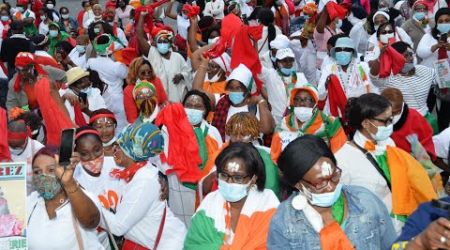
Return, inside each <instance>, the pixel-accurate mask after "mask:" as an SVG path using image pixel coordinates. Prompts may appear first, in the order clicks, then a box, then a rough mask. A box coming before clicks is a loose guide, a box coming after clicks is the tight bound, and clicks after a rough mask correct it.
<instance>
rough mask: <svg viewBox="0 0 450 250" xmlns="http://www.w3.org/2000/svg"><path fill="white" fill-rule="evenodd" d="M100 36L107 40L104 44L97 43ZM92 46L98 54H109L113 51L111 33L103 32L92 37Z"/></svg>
mask: <svg viewBox="0 0 450 250" xmlns="http://www.w3.org/2000/svg"><path fill="white" fill-rule="evenodd" d="M101 37H107V38H108V42H106V43H104V44H98V40H99V39H100V38H101ZM93 47H94V49H95V52H97V53H98V54H109V53H111V52H112V51H114V40H113V39H112V37H111V35H109V34H106V33H104V34H101V35H99V36H97V37H96V38H95V39H94V42H93Z"/></svg>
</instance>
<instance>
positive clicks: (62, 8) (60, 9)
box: [59, 6, 70, 13]
mask: <svg viewBox="0 0 450 250" xmlns="http://www.w3.org/2000/svg"><path fill="white" fill-rule="evenodd" d="M63 10H67V13H69V12H70V10H69V8H67V7H66V6H63V7H61V8H59V13H61V12H62V11H63Z"/></svg>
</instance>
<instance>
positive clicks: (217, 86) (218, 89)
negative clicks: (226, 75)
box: [203, 81, 227, 94]
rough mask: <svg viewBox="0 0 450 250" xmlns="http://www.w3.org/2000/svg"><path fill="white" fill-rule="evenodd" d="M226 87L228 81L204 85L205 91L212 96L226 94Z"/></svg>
mask: <svg viewBox="0 0 450 250" xmlns="http://www.w3.org/2000/svg"><path fill="white" fill-rule="evenodd" d="M226 85H227V81H221V82H215V83H210V82H208V81H205V82H204V83H203V90H204V91H206V92H208V93H210V94H224V93H225V87H226Z"/></svg>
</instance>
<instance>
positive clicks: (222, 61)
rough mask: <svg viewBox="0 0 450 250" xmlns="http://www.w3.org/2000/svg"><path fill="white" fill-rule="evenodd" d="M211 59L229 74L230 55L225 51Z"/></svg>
mask: <svg viewBox="0 0 450 250" xmlns="http://www.w3.org/2000/svg"><path fill="white" fill-rule="evenodd" d="M212 61H213V62H215V63H216V64H217V65H219V66H220V68H221V69H222V70H223V71H225V72H226V73H228V74H229V73H230V72H231V66H230V62H231V57H230V56H229V55H228V54H227V53H223V54H222V55H221V56H219V57H216V58H213V59H212Z"/></svg>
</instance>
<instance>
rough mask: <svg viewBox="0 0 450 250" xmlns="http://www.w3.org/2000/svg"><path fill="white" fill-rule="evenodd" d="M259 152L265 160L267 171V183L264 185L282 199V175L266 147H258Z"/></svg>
mask: <svg viewBox="0 0 450 250" xmlns="http://www.w3.org/2000/svg"><path fill="white" fill-rule="evenodd" d="M258 152H259V154H260V155H261V158H262V159H263V162H264V169H265V172H266V183H265V184H264V187H265V188H267V189H270V190H272V191H273V192H274V193H275V195H276V196H277V197H278V199H280V195H281V194H280V176H279V175H278V168H277V166H276V165H275V164H274V163H273V161H272V158H271V157H270V154H269V153H267V151H265V150H264V149H261V148H258Z"/></svg>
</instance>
